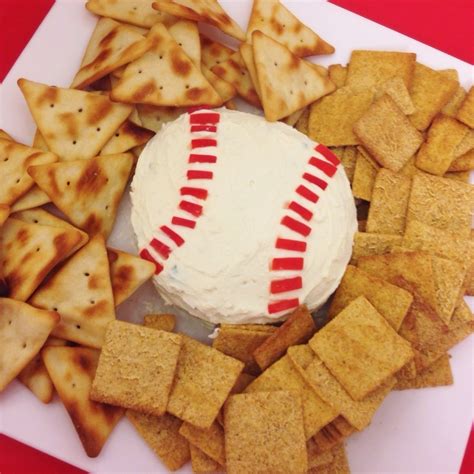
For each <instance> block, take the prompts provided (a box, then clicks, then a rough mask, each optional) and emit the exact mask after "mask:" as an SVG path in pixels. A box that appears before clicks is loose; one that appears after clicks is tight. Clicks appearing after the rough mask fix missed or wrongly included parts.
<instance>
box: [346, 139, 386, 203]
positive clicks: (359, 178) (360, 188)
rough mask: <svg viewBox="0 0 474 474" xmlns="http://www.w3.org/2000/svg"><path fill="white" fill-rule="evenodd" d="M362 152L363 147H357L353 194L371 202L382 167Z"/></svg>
mask: <svg viewBox="0 0 474 474" xmlns="http://www.w3.org/2000/svg"><path fill="white" fill-rule="evenodd" d="M362 150H363V148H362V147H357V155H356V162H355V166H354V176H353V177H352V194H353V195H354V197H356V198H359V199H363V200H364V201H368V202H370V201H371V200H372V193H373V190H374V186H375V180H376V179H377V174H378V172H379V170H380V165H379V164H378V163H377V162H376V161H375V160H374V159H372V157H371V156H370V155H369V154H368V153H366V152H363V151H362Z"/></svg>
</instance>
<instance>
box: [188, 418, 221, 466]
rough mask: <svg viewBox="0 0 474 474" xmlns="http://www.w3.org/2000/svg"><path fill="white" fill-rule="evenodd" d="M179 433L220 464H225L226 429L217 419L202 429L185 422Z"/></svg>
mask: <svg viewBox="0 0 474 474" xmlns="http://www.w3.org/2000/svg"><path fill="white" fill-rule="evenodd" d="M179 434H180V435H181V436H184V437H185V438H186V439H187V440H188V441H189V443H191V444H192V445H193V446H195V447H196V448H198V449H200V450H201V451H202V452H203V453H205V454H206V455H207V456H209V457H210V458H211V459H213V460H214V461H215V462H217V463H218V464H219V465H221V466H224V465H225V445H224V430H223V429H222V427H221V425H219V423H217V422H216V421H215V422H214V423H213V424H212V425H211V426H210V427H209V428H207V429H202V428H197V427H196V426H193V425H191V424H190V423H186V422H184V423H183V424H182V425H181V428H180V430H179Z"/></svg>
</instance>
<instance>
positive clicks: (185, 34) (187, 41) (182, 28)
mask: <svg viewBox="0 0 474 474" xmlns="http://www.w3.org/2000/svg"><path fill="white" fill-rule="evenodd" d="M168 32H169V33H170V35H171V36H172V37H173V39H174V40H175V41H176V43H178V46H180V47H181V48H183V51H184V52H185V53H186V55H187V56H188V58H189V59H190V60H191V61H192V62H193V63H194V65H195V66H196V67H197V68H199V67H200V66H201V40H200V38H199V30H198V26H197V23H195V22H194V21H189V20H179V21H177V22H176V23H175V24H174V25H173V26H170V27H169V28H168Z"/></svg>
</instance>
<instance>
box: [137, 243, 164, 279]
mask: <svg viewBox="0 0 474 474" xmlns="http://www.w3.org/2000/svg"><path fill="white" fill-rule="evenodd" d="M140 257H141V258H143V260H148V261H149V262H151V263H154V264H155V275H158V274H160V273H161V272H162V271H163V265H161V264H160V263H158V262H157V261H156V260H155V259H154V258H153V257H152V255H151V253H150V252H149V251H148V250H147V249H142V250H141V251H140Z"/></svg>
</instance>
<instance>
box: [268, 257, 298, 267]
mask: <svg viewBox="0 0 474 474" xmlns="http://www.w3.org/2000/svg"><path fill="white" fill-rule="evenodd" d="M303 265H304V260H303V259H302V258H301V257H283V258H274V259H273V261H272V270H303Z"/></svg>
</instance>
